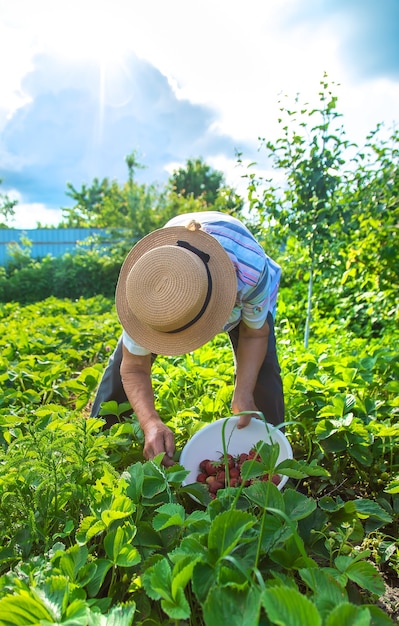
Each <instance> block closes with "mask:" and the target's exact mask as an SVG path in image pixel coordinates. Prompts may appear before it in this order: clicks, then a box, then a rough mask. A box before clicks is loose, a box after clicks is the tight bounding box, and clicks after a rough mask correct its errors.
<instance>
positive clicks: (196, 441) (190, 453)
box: [179, 416, 293, 489]
mask: <svg viewBox="0 0 399 626" xmlns="http://www.w3.org/2000/svg"><path fill="white" fill-rule="evenodd" d="M226 420H227V424H226V426H225V431H224V432H225V441H226V445H227V452H228V453H229V454H232V455H238V454H241V452H249V450H250V449H251V448H252V447H253V446H254V445H255V444H256V443H258V441H265V442H266V443H278V444H279V446H280V453H279V456H278V459H277V463H276V464H278V463H281V461H284V460H285V459H292V458H293V457H292V448H291V445H290V442H289V441H288V439H287V437H286V436H285V435H284V434H283V433H282V432H281V431H280V430H278V429H276V428H275V427H274V426H273V425H272V424H268V423H267V422H264V421H263V420H261V419H257V418H254V417H253V418H252V419H251V421H250V423H249V424H248V426H246V427H245V428H240V429H238V428H236V426H237V423H238V420H239V417H238V416H234V417H225V418H222V419H219V420H217V421H216V422H212V423H211V424H207V425H206V426H204V427H203V428H201V430H198V431H197V432H196V433H195V435H193V436H192V437H191V439H189V441H188V442H187V443H186V445H185V446H184V448H183V450H182V452H181V455H180V460H179V463H180V465H182V466H183V467H184V468H185V469H186V470H189V471H190V473H189V474H188V475H187V476H186V478H185V479H184V481H183V485H190V484H191V483H195V482H196V480H197V476H198V474H199V471H200V470H199V464H200V462H201V461H203V460H204V459H210V460H212V461H213V460H217V459H219V458H220V456H221V455H222V454H223V436H222V428H223V424H224V423H225V422H226ZM287 480H288V476H281V481H280V483H279V485H278V488H279V489H282V488H283V487H284V485H285V483H286V482H287Z"/></svg>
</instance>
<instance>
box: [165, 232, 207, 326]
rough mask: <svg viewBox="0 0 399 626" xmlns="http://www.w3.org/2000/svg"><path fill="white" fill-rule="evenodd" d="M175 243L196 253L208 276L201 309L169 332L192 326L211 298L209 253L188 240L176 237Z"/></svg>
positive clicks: (201, 314)
mask: <svg viewBox="0 0 399 626" xmlns="http://www.w3.org/2000/svg"><path fill="white" fill-rule="evenodd" d="M176 245H177V246H179V247H180V248H185V249H186V250H189V251H190V252H193V254H196V255H197V256H198V257H199V258H200V259H201V261H202V262H203V264H204V265H205V269H206V274H207V277H208V289H207V292H206V296H205V300H204V304H203V305H202V307H201V310H200V311H198V313H197V315H196V316H195V317H194V318H193V319H192V320H190V321H189V322H187V324H184V326H180V328H175V329H174V330H169V331H168V333H169V334H173V333H180V332H181V331H182V330H186V329H187V328H190V326H193V325H194V324H195V323H196V322H198V320H199V319H200V318H201V317H202V316H203V314H204V313H205V311H206V308H207V306H208V304H209V300H210V299H211V295H212V276H211V273H210V271H209V267H208V262H209V259H210V256H209V254H207V253H206V252H203V251H202V250H199V249H198V248H196V247H195V246H192V245H191V244H189V243H188V241H182V240H180V239H178V240H177V242H176Z"/></svg>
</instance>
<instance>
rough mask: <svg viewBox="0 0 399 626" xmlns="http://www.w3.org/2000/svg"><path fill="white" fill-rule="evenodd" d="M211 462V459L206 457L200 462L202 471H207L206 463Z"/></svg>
mask: <svg viewBox="0 0 399 626" xmlns="http://www.w3.org/2000/svg"><path fill="white" fill-rule="evenodd" d="M207 463H210V461H209V459H204V460H203V461H201V463H200V464H199V468H200V470H201V471H203V472H205V471H206V464H207Z"/></svg>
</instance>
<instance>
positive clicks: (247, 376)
mask: <svg viewBox="0 0 399 626" xmlns="http://www.w3.org/2000/svg"><path fill="white" fill-rule="evenodd" d="M268 341H269V324H268V323H267V321H265V323H264V324H263V326H262V327H261V328H257V329H254V328H249V326H247V325H246V324H245V322H243V321H241V322H240V328H239V338H238V347H237V354H236V381H235V387H234V394H233V400H232V410H233V413H234V414H238V413H240V412H241V411H257V410H258V409H257V407H256V405H255V402H254V396H253V393H254V389H255V385H256V381H257V378H258V374H259V370H260V368H261V366H262V363H263V361H264V359H265V356H266V353H267V345H268ZM250 420H251V415H241V416H240V420H239V423H238V428H243V427H244V426H247V425H248V424H249V422H250Z"/></svg>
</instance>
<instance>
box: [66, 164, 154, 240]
mask: <svg viewBox="0 0 399 626" xmlns="http://www.w3.org/2000/svg"><path fill="white" fill-rule="evenodd" d="M126 164H127V167H128V181H127V182H126V183H124V184H122V185H120V184H119V183H118V182H117V181H116V180H113V181H110V180H109V179H108V178H103V179H102V180H101V181H100V180H99V179H98V178H94V180H93V182H92V184H91V185H90V186H88V185H86V184H83V185H82V186H81V189H80V190H78V189H76V188H75V187H74V186H73V185H72V184H71V183H68V184H67V188H68V191H67V195H68V196H69V197H70V198H72V199H73V200H74V201H75V204H74V206H73V207H71V208H64V209H63V215H64V217H65V221H64V222H63V224H61V226H63V227H70V228H74V227H75V228H82V227H92V228H103V229H107V230H109V231H112V232H113V233H114V234H115V233H118V237H119V238H120V237H121V232H122V231H124V232H125V233H127V236H126V238H127V239H129V240H130V242H131V241H135V240H136V239H138V238H140V237H143V236H144V235H146V234H147V233H148V232H150V230H153V228H155V227H156V226H157V224H158V215H157V211H156V208H157V205H158V203H159V193H158V191H157V189H156V187H155V186H154V185H145V184H138V183H137V182H136V181H135V179H134V174H135V170H136V169H137V168H139V167H143V166H142V165H141V164H140V163H139V162H138V160H137V155H136V153H135V152H132V153H131V154H129V155H127V157H126Z"/></svg>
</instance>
